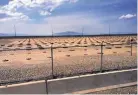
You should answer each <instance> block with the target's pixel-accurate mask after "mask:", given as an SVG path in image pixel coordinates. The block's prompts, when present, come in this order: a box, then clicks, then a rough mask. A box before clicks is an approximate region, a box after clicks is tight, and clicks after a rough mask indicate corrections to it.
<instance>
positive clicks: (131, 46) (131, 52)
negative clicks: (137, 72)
mask: <svg viewBox="0 0 138 95" xmlns="http://www.w3.org/2000/svg"><path fill="white" fill-rule="evenodd" d="M132 41H133V39H131V41H130V43H131V56H132V48H133V46H132Z"/></svg>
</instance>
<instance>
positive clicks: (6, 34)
mask: <svg viewBox="0 0 138 95" xmlns="http://www.w3.org/2000/svg"><path fill="white" fill-rule="evenodd" d="M4 36H15V34H10V33H0V37H4ZM17 36H28V35H26V34H17Z"/></svg>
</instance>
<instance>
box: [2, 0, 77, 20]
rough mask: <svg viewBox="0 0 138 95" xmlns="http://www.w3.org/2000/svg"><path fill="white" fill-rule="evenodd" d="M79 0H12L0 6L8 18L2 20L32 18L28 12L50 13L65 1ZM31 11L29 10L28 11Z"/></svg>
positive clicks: (43, 14)
mask: <svg viewBox="0 0 138 95" xmlns="http://www.w3.org/2000/svg"><path fill="white" fill-rule="evenodd" d="M77 1H78V0H12V1H9V3H8V4H7V5H5V6H0V13H3V14H6V15H7V16H9V17H8V18H3V19H1V21H6V20H9V19H10V20H11V19H15V18H23V19H26V20H27V18H28V19H30V18H29V16H28V14H27V13H31V12H32V13H33V12H34V11H38V12H39V14H40V15H42V16H46V15H50V14H51V13H52V11H53V10H54V9H55V8H57V7H58V6H60V5H61V4H63V3H64V2H70V3H75V2H77ZM28 11H29V12H28Z"/></svg>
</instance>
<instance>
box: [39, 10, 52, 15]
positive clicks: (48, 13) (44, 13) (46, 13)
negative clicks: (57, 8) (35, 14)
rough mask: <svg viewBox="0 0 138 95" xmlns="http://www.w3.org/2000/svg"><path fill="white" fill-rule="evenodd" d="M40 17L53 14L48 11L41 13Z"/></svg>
mask: <svg viewBox="0 0 138 95" xmlns="http://www.w3.org/2000/svg"><path fill="white" fill-rule="evenodd" d="M40 15H42V16H46V15H51V13H50V12H47V11H40Z"/></svg>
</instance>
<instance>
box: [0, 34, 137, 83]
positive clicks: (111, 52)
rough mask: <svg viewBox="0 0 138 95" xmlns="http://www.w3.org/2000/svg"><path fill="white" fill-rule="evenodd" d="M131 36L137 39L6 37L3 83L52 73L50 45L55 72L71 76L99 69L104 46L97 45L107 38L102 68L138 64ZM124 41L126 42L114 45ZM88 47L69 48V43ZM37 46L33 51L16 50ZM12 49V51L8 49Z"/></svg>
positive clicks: (0, 59) (0, 63) (0, 55)
mask: <svg viewBox="0 0 138 95" xmlns="http://www.w3.org/2000/svg"><path fill="white" fill-rule="evenodd" d="M130 38H133V39H134V43H135V42H136V41H137V39H136V36H119V37H117V36H116V37H114V36H113V37H83V38H82V37H78V38H77V37H76V38H75V37H72V38H67V37H66V38H64V37H63V38H59V37H57V38H53V39H51V38H36V39H34V38H31V39H12V40H11V39H5V40H8V41H11V42H10V43H7V42H5V41H3V40H1V39H0V41H3V45H2V46H1V47H0V50H8V51H0V82H1V83H2V82H9V81H15V80H17V81H20V80H25V79H26V80H27V79H39V78H41V77H49V76H50V75H51V49H50V48H49V49H43V48H48V47H51V44H50V43H51V42H53V43H54V44H53V47H65V48H55V49H54V50H53V53H54V58H53V59H54V75H55V76H69V75H75V74H79V73H85V72H91V73H92V72H94V71H99V70H100V65H101V64H100V63H101V54H100V52H101V47H100V46H96V45H99V44H101V42H102V41H105V43H104V45H106V46H104V47H103V52H104V56H103V70H113V69H123V68H129V67H136V66H137V62H136V61H137V56H136V53H137V50H136V48H137V45H136V44H133V52H132V53H133V55H132V56H131V55H130V54H131V53H130V51H131V45H130V43H129V40H130ZM112 44H125V45H112ZM76 45H77V46H88V45H93V46H89V47H70V48H66V47H67V46H76ZM28 47H30V48H35V49H33V50H14V49H17V48H18V49H26V48H28ZM9 50H10V51H9Z"/></svg>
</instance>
